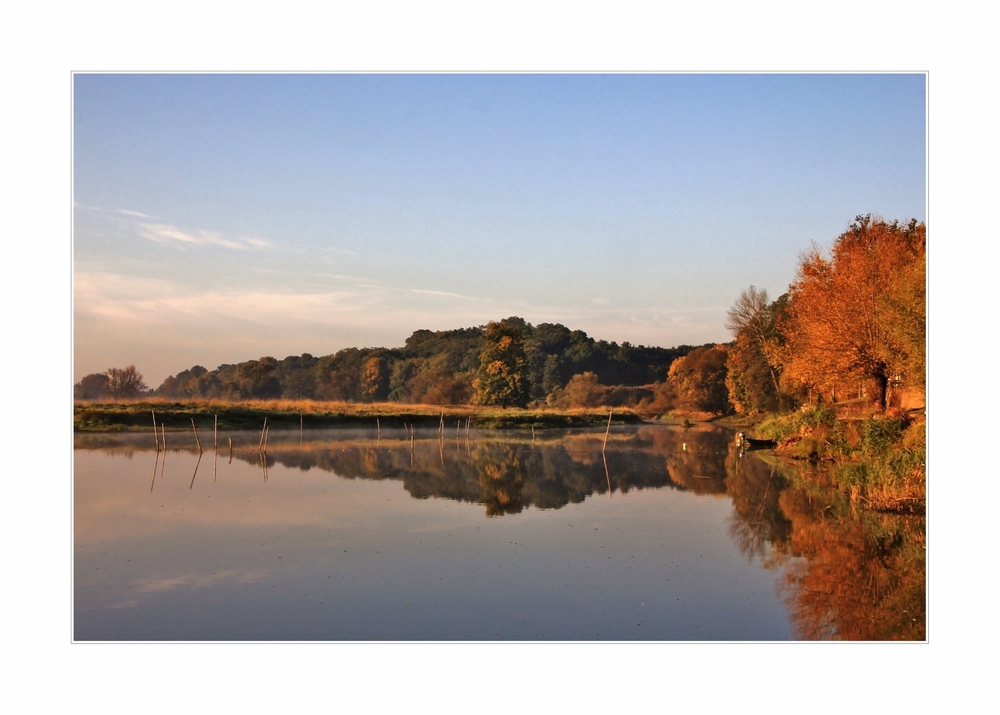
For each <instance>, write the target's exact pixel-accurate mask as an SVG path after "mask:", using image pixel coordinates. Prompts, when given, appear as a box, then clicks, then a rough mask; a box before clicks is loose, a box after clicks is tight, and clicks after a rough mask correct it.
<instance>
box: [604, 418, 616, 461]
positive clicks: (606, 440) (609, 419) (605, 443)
mask: <svg viewBox="0 0 1000 715" xmlns="http://www.w3.org/2000/svg"><path fill="white" fill-rule="evenodd" d="M614 412H615V409H614V408H613V407H612V408H611V409H610V410H609V411H608V429H607V430H605V432H604V446H603V447H601V454H604V450H606V449H607V448H608V435H609V434H611V415H613V414H614Z"/></svg>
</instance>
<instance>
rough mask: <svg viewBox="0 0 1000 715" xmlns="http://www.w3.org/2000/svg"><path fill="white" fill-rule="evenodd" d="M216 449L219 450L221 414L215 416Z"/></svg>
mask: <svg viewBox="0 0 1000 715" xmlns="http://www.w3.org/2000/svg"><path fill="white" fill-rule="evenodd" d="M215 451H216V452H217V453H218V451H219V416H218V415H216V416H215Z"/></svg>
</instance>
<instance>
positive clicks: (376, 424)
mask: <svg viewBox="0 0 1000 715" xmlns="http://www.w3.org/2000/svg"><path fill="white" fill-rule="evenodd" d="M375 429H376V430H377V431H376V433H375V434H376V436H377V437H378V439H382V425H381V424H380V423H379V421H378V417H376V418H375Z"/></svg>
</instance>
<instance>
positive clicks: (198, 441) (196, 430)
mask: <svg viewBox="0 0 1000 715" xmlns="http://www.w3.org/2000/svg"><path fill="white" fill-rule="evenodd" d="M191 429H193V430H194V441H195V442H197V443H198V454H201V452H202V449H201V440H200V439H198V428H197V427H195V426H194V417H192V418H191Z"/></svg>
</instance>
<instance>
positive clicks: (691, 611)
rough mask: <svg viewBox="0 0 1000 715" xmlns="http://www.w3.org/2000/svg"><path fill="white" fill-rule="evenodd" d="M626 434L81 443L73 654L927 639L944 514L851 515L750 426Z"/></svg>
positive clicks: (351, 434)
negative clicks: (112, 645) (136, 649)
mask: <svg viewBox="0 0 1000 715" xmlns="http://www.w3.org/2000/svg"><path fill="white" fill-rule="evenodd" d="M452 430H454V428H452ZM230 438H231V439H232V443H233V452H232V454H230V449H229V440H230ZM603 438H604V434H603V432H596V431H595V432H589V431H582V432H581V431H575V432H557V433H553V432H544V433H542V432H539V433H538V434H537V436H536V438H534V439H532V436H531V434H530V432H527V433H526V432H524V431H516V432H514V431H512V432H496V431H486V432H477V431H476V430H472V432H471V434H470V435H469V436H468V437H466V435H465V434H464V432H462V433H458V434H456V432H455V431H450V432H449V433H448V434H446V436H445V438H444V439H440V438H439V437H438V435H437V434H436V433H432V432H427V433H424V434H421V433H420V431H418V432H417V434H416V436H415V438H414V439H413V440H412V441H411V440H410V439H409V438H408V436H406V435H405V434H404V432H403V431H402V430H398V431H390V430H382V431H381V434H380V435H379V434H377V433H376V431H375V430H374V429H372V430H365V431H346V430H338V431H328V432H311V433H306V434H305V435H300V434H299V433H298V432H289V433H284V434H281V433H277V432H272V433H270V434H269V436H268V445H267V453H266V457H265V458H262V457H261V455H260V454H259V452H258V445H259V442H260V434H259V433H257V434H250V433H220V434H219V449H218V452H217V453H216V451H215V450H214V449H213V447H212V444H211V442H212V437H211V435H210V434H206V432H205V431H202V432H201V439H202V444H203V446H204V447H206V448H207V449H206V451H205V452H204V453H203V454H202V455H201V456H200V458H199V455H198V452H197V447H196V446H195V443H194V437H193V435H192V434H191V433H187V434H184V433H168V434H167V445H168V448H169V451H168V452H167V453H166V454H165V455H164V453H162V452H160V453H157V452H156V450H155V447H154V445H153V436H152V434H123V435H77V437H76V449H75V474H74V501H75V509H74V529H75V531H74V545H73V548H74V585H75V587H74V614H75V615H74V638H75V639H76V640H84V641H86V640H219V639H221V640H365V641H369V640H394V641H397V640H421V641H426V640H476V641H484V640H616V641H640V640H656V641H679V640H729V641H738V640H758V641H759V640H788V639H801V638H849V639H862V640H875V639H886V638H910V639H918V640H921V639H924V637H925V636H924V612H923V607H924V591H925V589H924V570H923V533H924V529H923V520H922V519H921V520H915V519H913V518H909V519H900V518H899V517H882V516H874V517H872V516H870V515H869V516H865V517H863V518H859V517H856V516H855V517H850V516H849V513H848V511H847V510H845V509H844V508H843V506H842V505H838V504H837V503H835V502H833V501H831V499H830V498H829V497H828V496H825V495H824V494H823V493H822V492H816V491H815V490H807V489H804V488H802V487H793V486H791V484H792V480H791V479H790V478H789V477H788V475H787V474H785V473H784V472H783V471H782V469H781V468H776V467H775V466H772V465H770V464H768V463H767V462H765V461H763V460H762V459H761V458H759V457H758V456H757V455H756V454H754V453H750V454H747V455H744V456H740V455H739V454H738V452H736V451H735V450H734V449H733V448H732V447H731V438H732V433H731V432H727V431H723V430H717V429H712V428H693V429H688V430H682V429H679V428H671V427H666V426H652V425H651V426H643V427H636V428H618V429H616V430H613V431H612V434H611V438H610V440H609V442H608V445H607V450H606V453H604V454H603V455H602V450H601V447H602V442H603ZM841 512H843V513H842V514H841V516H837V514H839V513H841ZM893 519H895V521H893Z"/></svg>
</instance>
